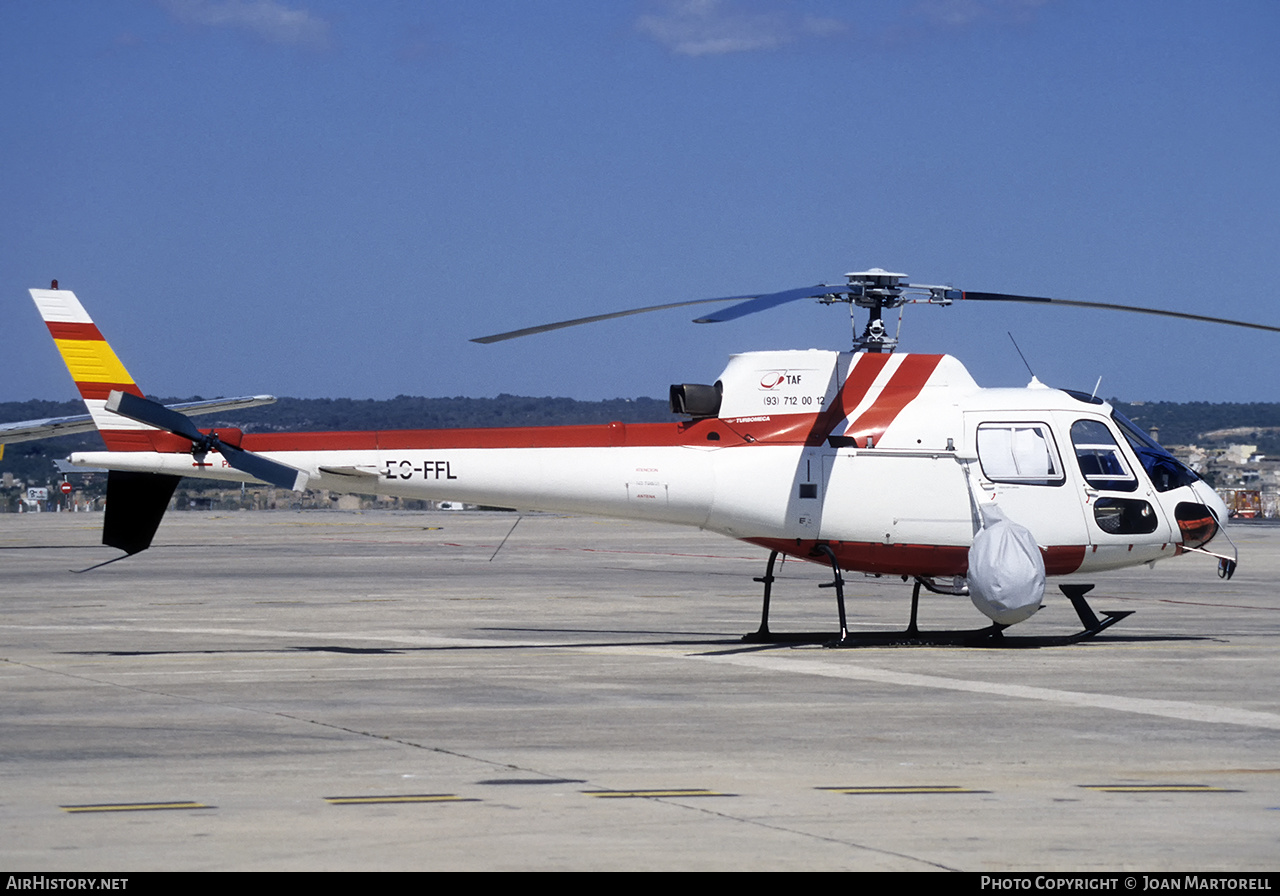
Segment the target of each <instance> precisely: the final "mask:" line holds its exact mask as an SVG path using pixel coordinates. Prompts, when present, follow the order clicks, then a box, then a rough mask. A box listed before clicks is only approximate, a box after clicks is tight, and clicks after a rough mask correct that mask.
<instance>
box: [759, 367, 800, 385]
mask: <svg viewBox="0 0 1280 896" xmlns="http://www.w3.org/2000/svg"><path fill="white" fill-rule="evenodd" d="M783 383H786V384H787V385H789V386H798V385H800V374H798V373H787V372H786V371H785V370H770V371H769V372H768V373H766V374H765V375H764V376H762V377H760V388H761V389H772V388H774V387H775V386H780V385H782V384H783Z"/></svg>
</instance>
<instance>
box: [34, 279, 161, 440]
mask: <svg viewBox="0 0 1280 896" xmlns="http://www.w3.org/2000/svg"><path fill="white" fill-rule="evenodd" d="M31 298H32V299H33V300H35V303H36V307H37V308H39V309H40V316H41V317H42V318H44V322H45V325H46V326H48V327H49V335H51V336H52V337H53V342H54V344H55V345H56V346H57V347H58V351H59V352H60V353H61V354H62V360H63V361H64V362H66V365H67V370H68V371H70V372H71V378H72V379H73V380H75V383H76V388H78V389H79V390H80V397H81V398H83V399H84V403H85V405H86V406H87V407H88V409H89V414H90V416H92V417H93V422H94V424H95V425H96V426H97V427H98V431H99V432H100V433H102V440H103V441H104V442H106V443H107V448H108V449H109V450H111V451H151V450H152V443H151V438H150V433H151V432H155V430H154V429H152V427H150V426H147V425H146V424H144V423H138V422H137V421H135V420H130V419H129V418H127V417H121V416H120V415H119V414H113V413H111V412H110V411H108V410H107V409H106V407H105V405H106V401H107V396H108V395H110V394H111V391H112V390H113V389H114V390H119V391H121V392H128V393H131V394H133V395H137V396H139V397H141V396H142V390H141V389H139V388H138V386H137V384H136V383H134V381H133V377H132V376H130V375H129V371H127V370H125V368H124V365H123V364H122V363H120V359H119V358H117V357H116V353H115V352H114V351H112V349H111V346H110V344H108V343H107V340H106V339H104V338H103V337H102V333H101V332H99V330H98V328H97V326H96V325H95V324H94V322H93V320H92V319H90V317H89V314H88V312H86V311H85V310H84V306H83V305H81V304H80V301H79V300H78V299H77V298H76V295H75V293H73V292H71V291H69V290H65V289H33V290H31Z"/></svg>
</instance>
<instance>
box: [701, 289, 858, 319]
mask: <svg viewBox="0 0 1280 896" xmlns="http://www.w3.org/2000/svg"><path fill="white" fill-rule="evenodd" d="M845 291H847V289H846V288H845V287H840V286H827V285H826V284H825V283H819V284H818V285H817V286H803V287H801V288H799V289H784V290H783V291H782V292H770V293H765V294H763V295H758V296H751V297H749V298H748V297H746V296H739V297H738V298H747V301H745V302H742V303H741V304H739V305H732V306H730V307H728V308H726V309H724V310H723V311H717V312H716V313H715V314H708V315H707V316H706V317H699V318H697V319H696V320H694V323H695V324H718V323H723V322H724V321H727V320H737V319H738V318H740V317H746V316H747V315H748V314H755V313H756V312H757V311H767V310H768V309H770V308H775V307H777V306H778V305H785V304H786V303H787V302H794V301H796V300H797V299H809V298H818V297H819V296H826V295H831V294H833V293H838V292H845Z"/></svg>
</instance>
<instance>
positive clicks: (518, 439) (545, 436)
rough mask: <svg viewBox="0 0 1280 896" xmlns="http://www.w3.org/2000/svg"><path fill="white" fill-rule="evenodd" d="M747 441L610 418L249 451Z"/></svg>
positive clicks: (720, 430)
mask: <svg viewBox="0 0 1280 896" xmlns="http://www.w3.org/2000/svg"><path fill="white" fill-rule="evenodd" d="M742 444H744V442H743V440H742V439H741V438H740V437H739V436H738V435H737V434H736V433H735V432H734V431H733V430H731V429H729V428H728V427H727V426H725V425H723V424H722V423H720V421H718V420H698V421H695V422H692V423H608V424H605V425H603V426H527V427H510V428H505V429H406V430H387V431H382V432H380V431H376V430H370V431H367V432H296V433H248V434H246V435H245V437H244V442H243V445H242V447H243V448H244V449H245V450H246V451H371V450H400V451H402V450H412V449H436V448H439V449H444V448H617V447H662V446H678V445H690V446H692V445H696V446H698V447H713V448H714V447H719V448H724V447H729V446H731V445H742Z"/></svg>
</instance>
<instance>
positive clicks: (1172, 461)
mask: <svg viewBox="0 0 1280 896" xmlns="http://www.w3.org/2000/svg"><path fill="white" fill-rule="evenodd" d="M1111 416H1112V418H1113V419H1114V420H1115V421H1116V423H1117V424H1119V426H1120V431H1121V432H1122V433H1124V437H1125V440H1126V441H1128V443H1129V447H1130V448H1132V449H1133V453H1134V454H1136V455H1138V461H1139V462H1140V463H1141V464H1142V468H1143V469H1144V470H1146V471H1147V475H1148V476H1150V477H1151V484H1152V485H1154V486H1155V487H1156V491H1158V492H1167V491H1169V490H1171V489H1175V488H1178V487H1180V486H1183V485H1190V484H1191V483H1193V482H1195V481H1196V480H1197V479H1199V478H1200V477H1199V476H1197V475H1196V474H1195V473H1194V472H1192V470H1191V468H1190V467H1188V466H1187V465H1186V464H1184V463H1183V462H1182V461H1180V460H1178V459H1177V458H1176V457H1174V456H1173V455H1172V454H1170V453H1169V452H1168V451H1165V450H1164V448H1162V447H1160V445H1159V443H1157V442H1156V441H1155V440H1154V439H1152V438H1151V437H1150V436H1148V435H1147V434H1146V433H1144V432H1143V431H1142V430H1140V429H1139V428H1138V427H1137V425H1136V424H1134V423H1133V422H1132V421H1131V420H1129V419H1128V418H1126V417H1125V416H1124V414H1121V413H1120V412H1119V411H1112V412H1111Z"/></svg>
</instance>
